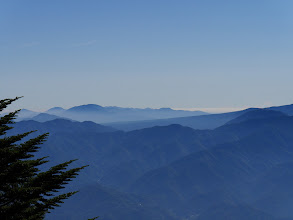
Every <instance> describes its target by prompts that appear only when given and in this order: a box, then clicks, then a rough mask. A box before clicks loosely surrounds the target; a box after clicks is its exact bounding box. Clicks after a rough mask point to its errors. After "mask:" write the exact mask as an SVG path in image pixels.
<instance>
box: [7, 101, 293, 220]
mask: <svg viewBox="0 0 293 220" xmlns="http://www.w3.org/2000/svg"><path fill="white" fill-rule="evenodd" d="M92 107H93V111H94V112H95V111H96V110H94V109H95V108H96V107H97V106H92ZM291 107H292V106H287V107H285V108H284V107H281V108H280V111H279V110H278V109H276V108H268V109H247V110H244V111H238V112H233V113H225V114H216V115H205V116H194V117H187V118H189V119H192V118H197V117H199V118H206V117H208V118H209V117H211V118H209V119H204V120H205V122H206V123H208V121H209V120H210V122H211V123H213V120H212V119H214V120H216V121H217V120H218V121H217V123H218V124H217V126H216V128H213V129H205V130H198V129H197V130H195V129H193V128H191V127H188V126H182V125H180V124H170V125H167V126H154V127H149V128H144V129H139V130H133V131H128V132H125V131H119V130H117V129H114V128H112V127H107V126H103V125H99V124H96V123H94V122H75V121H70V120H64V119H55V120H52V121H47V122H36V121H21V122H18V123H16V124H15V125H14V126H15V129H12V130H11V132H13V133H22V132H25V131H29V130H36V129H37V130H38V133H44V132H50V136H49V139H48V141H47V142H45V143H44V145H43V146H42V148H41V150H40V152H38V156H39V157H42V156H50V157H49V160H50V164H48V166H50V165H52V164H56V163H60V162H64V161H66V160H69V159H72V158H78V159H79V160H78V161H77V162H76V164H75V165H76V166H80V165H85V164H88V165H89V167H87V168H86V169H85V170H84V172H82V173H81V174H80V175H79V177H78V179H77V180H76V181H74V182H73V184H72V185H71V187H72V188H73V189H79V190H80V192H79V193H78V194H77V195H76V196H73V197H72V198H71V199H70V200H68V202H67V203H65V204H64V206H62V211H61V209H60V210H59V211H58V209H56V211H55V210H53V211H52V213H51V214H49V215H48V219H66V218H68V219H80V218H89V217H92V216H95V215H96V213H97V214H98V215H99V216H100V218H101V219H106V220H108V219H109V220H110V219H111V220H112V219H119V218H120V219H121V218H122V219H130V220H132V219H133V220H134V219H181V220H183V219H192V220H212V219H237V220H238V219H252V220H259V219H260V220H262V219H267V220H289V219H293V212H292V210H293V209H292V207H291V204H292V203H293V199H292V198H293V190H292V189H293V187H292V185H293V135H292V132H293V117H292V116H290V115H291V113H290V108H291ZM97 108H100V107H97ZM59 110H60V111H62V112H63V111H66V110H62V109H59ZM59 110H58V109H57V111H59ZM281 110H282V111H281ZM74 111H75V110H74ZM78 111H80V109H79V110H78ZM219 118H221V120H222V121H221V123H219V122H220V119H219ZM168 120H169V119H168ZM176 120H182V118H177V119H176ZM184 120H187V119H186V118H184ZM196 120H198V119H196ZM186 122H187V121H186ZM206 126H208V125H206ZM210 126H215V124H213V125H210ZM42 169H46V167H43V168H42ZM72 209H74V210H76V212H72Z"/></svg>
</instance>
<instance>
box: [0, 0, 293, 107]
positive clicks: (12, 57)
mask: <svg viewBox="0 0 293 220" xmlns="http://www.w3.org/2000/svg"><path fill="white" fill-rule="evenodd" d="M292 11H293V1H292V0H237V1H235V0H221V1H219V0H48V1H45V0H26V1H24V0H0V82H1V86H0V99H3V98H13V97H15V96H24V98H22V99H21V100H19V101H17V103H16V104H15V105H14V106H13V107H14V108H26V109H32V110H36V111H43V110H46V109H49V108H51V107H55V106H60V107H63V108H69V107H72V106H76V105H82V104H89V103H91V104H99V105H102V106H121V107H138V108H145V107H151V108H161V107H171V108H176V109H209V110H210V111H213V109H214V110H216V109H217V110H219V109H226V110H229V109H241V108H246V107H265V106H273V105H285V104H292V103H293V96H292V94H293V86H292V82H293V71H292V70H293V62H292V58H293V40H292V39H293V13H292Z"/></svg>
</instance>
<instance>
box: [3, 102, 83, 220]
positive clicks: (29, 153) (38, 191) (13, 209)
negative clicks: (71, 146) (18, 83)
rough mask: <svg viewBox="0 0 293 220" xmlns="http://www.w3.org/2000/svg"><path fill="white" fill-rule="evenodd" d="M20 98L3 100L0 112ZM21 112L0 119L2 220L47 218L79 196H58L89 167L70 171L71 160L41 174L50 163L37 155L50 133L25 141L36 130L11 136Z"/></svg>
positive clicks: (70, 193) (71, 193)
mask: <svg viewBox="0 0 293 220" xmlns="http://www.w3.org/2000/svg"><path fill="white" fill-rule="evenodd" d="M19 98H20V97H16V98H14V99H4V100H0V112H2V111H3V109H5V108H6V107H7V106H8V105H10V104H11V103H12V102H14V101H16V100H17V99H19ZM18 112H19V110H17V111H14V112H11V113H9V114H6V115H4V116H2V117H1V118H0V219H1V220H2V219H3V220H8V219H9V220H10V219H17V220H18V219H29V220H35V219H38V220H39V219H44V217H45V214H46V213H49V212H50V210H51V209H54V208H55V207H58V206H60V204H61V203H63V200H65V199H67V198H68V197H70V196H72V195H73V194H75V193H76V191H75V192H69V193H64V194H60V193H59V194H57V193H58V192H59V191H60V190H61V189H63V188H65V187H64V185H65V184H67V183H68V182H69V181H71V180H72V179H73V178H75V177H76V176H77V175H78V172H79V171H80V170H82V169H83V168H85V167H86V166H82V167H78V168H73V169H68V165H69V164H71V163H72V162H73V161H74V160H70V161H67V162H65V163H61V164H58V165H56V166H53V167H51V168H50V169H49V170H47V171H40V169H39V168H38V167H39V166H40V165H42V164H44V163H47V162H48V160H46V159H47V157H43V158H35V153H36V152H37V151H38V149H39V148H40V147H39V145H40V144H42V143H43V142H44V141H45V140H46V138H47V136H48V134H43V135H40V136H38V137H36V138H32V139H29V140H27V141H23V142H22V141H21V140H22V139H23V138H24V137H27V136H28V135H29V134H31V133H32V132H33V131H31V132H26V133H23V134H18V135H14V136H7V131H8V130H10V129H12V127H11V126H10V124H12V123H14V122H13V120H14V119H15V118H16V116H17V113H18Z"/></svg>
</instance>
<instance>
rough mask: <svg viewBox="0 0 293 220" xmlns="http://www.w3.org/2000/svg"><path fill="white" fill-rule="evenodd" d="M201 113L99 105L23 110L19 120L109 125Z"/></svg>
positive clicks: (199, 113) (198, 112) (200, 113)
mask: <svg viewBox="0 0 293 220" xmlns="http://www.w3.org/2000/svg"><path fill="white" fill-rule="evenodd" d="M207 114H208V113H206V112H202V111H183V110H173V109H171V108H160V109H151V108H145V109H139V108H121V107H115V106H111V107H102V106H100V105H95V104H88V105H81V106H75V107H72V108H70V109H63V108H61V107H54V108H51V109H49V110H48V111H46V112H43V113H41V114H40V113H37V112H33V111H30V110H27V109H23V110H22V111H21V112H20V113H19V118H18V121H20V120H30V119H31V120H35V121H39V122H44V121H49V120H53V119H56V118H67V119H71V120H75V121H93V122H96V123H109V122H121V121H124V122H125V121H138V120H152V119H163V118H175V117H184V116H195V115H207Z"/></svg>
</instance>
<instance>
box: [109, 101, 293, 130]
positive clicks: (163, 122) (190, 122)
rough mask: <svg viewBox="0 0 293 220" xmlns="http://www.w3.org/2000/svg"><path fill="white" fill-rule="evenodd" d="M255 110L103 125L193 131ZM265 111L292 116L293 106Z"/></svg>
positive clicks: (128, 128) (217, 124) (120, 128)
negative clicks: (168, 126)
mask: <svg viewBox="0 0 293 220" xmlns="http://www.w3.org/2000/svg"><path fill="white" fill-rule="evenodd" d="M256 109H257V108H248V109H245V110H242V111H236V112H228V113H221V114H209V115H199V116H188V117H178V118H168V119H158V120H144V121H134V122H115V123H105V125H108V126H112V127H114V128H117V129H119V130H123V131H132V130H136V129H142V128H148V127H153V126H167V125H170V124H180V125H182V126H188V127H191V128H193V129H215V128H217V127H219V126H222V125H224V124H226V123H227V122H229V121H231V120H233V119H235V118H237V117H238V116H241V115H242V114H244V113H246V112H250V111H254V110H256ZM265 109H266V110H273V111H274V112H276V111H277V112H279V113H275V114H280V113H284V114H286V115H290V116H291V115H293V105H286V106H279V107H270V108H265ZM248 117H249V116H248ZM239 120H241V119H239Z"/></svg>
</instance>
